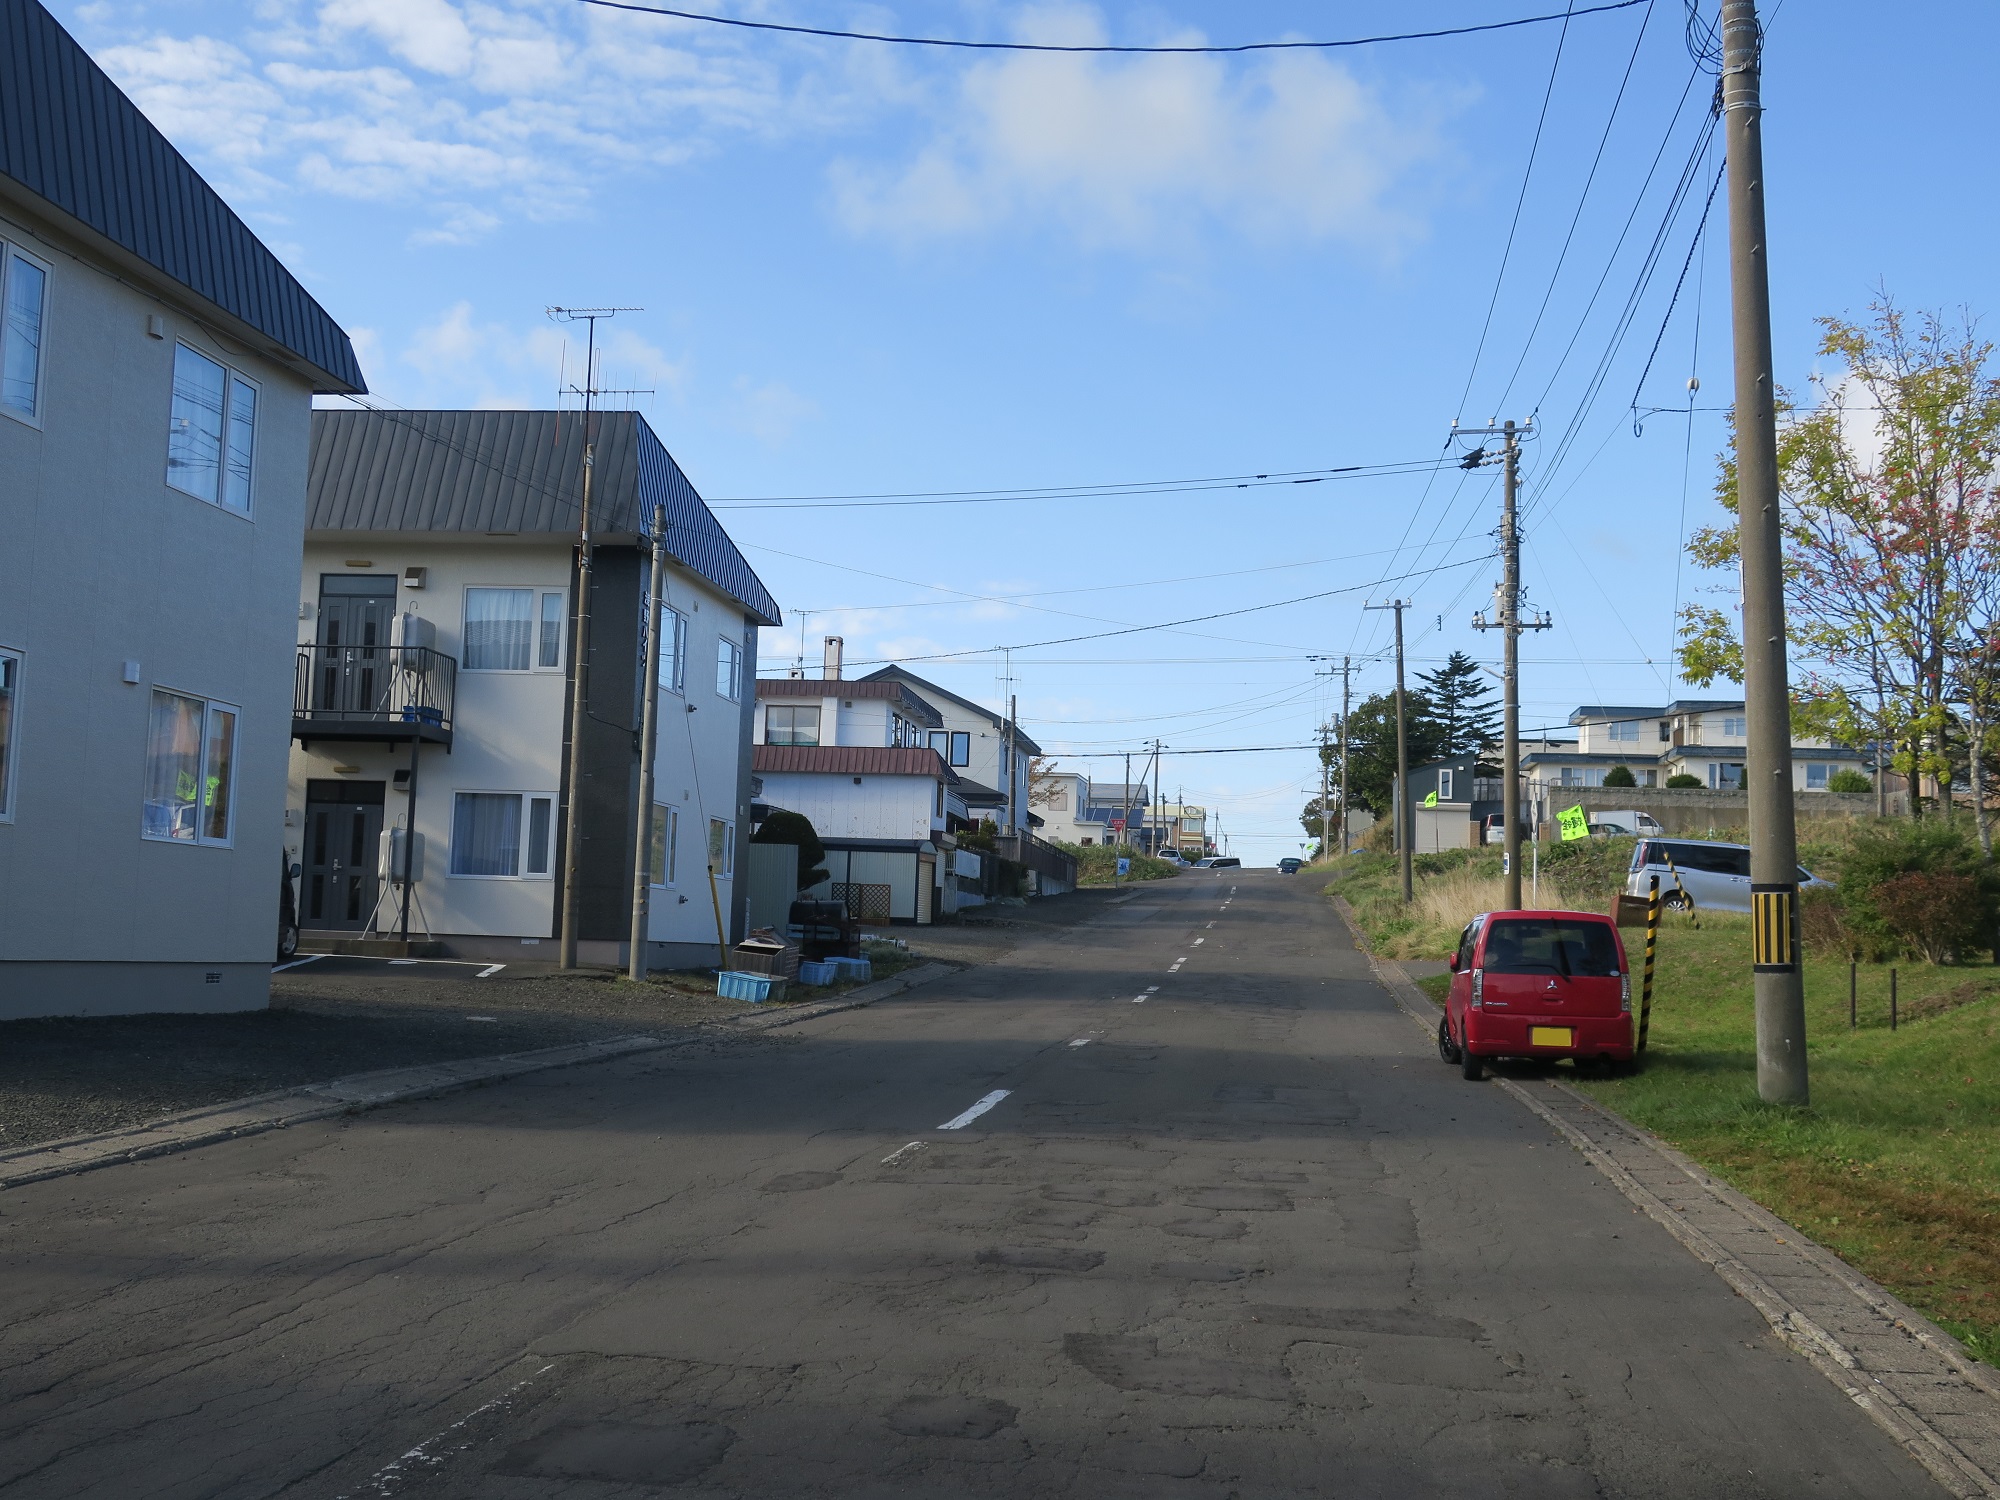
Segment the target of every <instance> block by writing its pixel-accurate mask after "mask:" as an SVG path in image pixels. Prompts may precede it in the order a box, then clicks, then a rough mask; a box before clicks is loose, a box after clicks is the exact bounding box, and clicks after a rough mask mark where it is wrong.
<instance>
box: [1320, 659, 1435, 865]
mask: <svg viewBox="0 0 2000 1500" xmlns="http://www.w3.org/2000/svg"><path fill="white" fill-rule="evenodd" d="M1403 711H1404V716H1405V719H1406V721H1407V724H1408V737H1409V750H1410V764H1411V765H1412V766H1421V765H1423V764H1424V763H1425V762H1426V761H1433V760H1437V759H1438V758H1439V757H1440V756H1442V755H1443V754H1444V753H1445V752H1444V728H1443V726H1442V725H1440V724H1439V723H1438V721H1437V719H1436V718H1435V717H1434V716H1433V714H1432V712H1431V705H1430V701H1429V700H1428V699H1427V698H1425V697H1424V695H1423V694H1422V693H1406V694H1405V695H1404V699H1403ZM1339 733H1340V726H1339V724H1338V723H1335V724H1333V725H1332V726H1330V728H1329V730H1328V737H1327V745H1326V748H1325V749H1324V750H1322V751H1321V752H1320V758H1321V759H1322V760H1324V761H1325V762H1326V766H1327V774H1328V777H1329V779H1330V782H1331V784H1332V785H1334V786H1338V785H1340V738H1339ZM1395 779H1396V695H1395V694H1394V693H1377V694H1375V696H1374V697H1372V698H1364V699H1362V700H1361V701H1360V702H1359V703H1357V704H1355V705H1354V711H1353V712H1352V713H1350V714H1349V715H1348V717H1347V794H1348V797H1349V799H1350V805H1351V806H1353V807H1356V808H1361V809H1365V810H1366V811H1368V812H1372V813H1374V814H1375V815H1376V816H1377V817H1381V818H1386V817H1388V816H1389V807H1390V796H1391V788H1392V787H1393V786H1394V784H1395ZM1315 831H1317V830H1315Z"/></svg>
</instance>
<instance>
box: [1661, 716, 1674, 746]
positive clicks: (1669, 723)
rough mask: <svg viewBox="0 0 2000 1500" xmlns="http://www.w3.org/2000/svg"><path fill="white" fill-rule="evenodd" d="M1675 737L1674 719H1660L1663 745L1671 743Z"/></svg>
mask: <svg viewBox="0 0 2000 1500" xmlns="http://www.w3.org/2000/svg"><path fill="white" fill-rule="evenodd" d="M1673 738H1674V725H1673V720H1671V719H1662V720H1660V743H1661V744H1662V745H1666V744H1671V743H1672V742H1673Z"/></svg>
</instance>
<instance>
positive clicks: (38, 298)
mask: <svg viewBox="0 0 2000 1500" xmlns="http://www.w3.org/2000/svg"><path fill="white" fill-rule="evenodd" d="M48 289H49V273H48V270H47V268H46V267H44V266H42V265H41V264H40V263H39V262H36V261H32V260H29V259H28V257H27V256H25V255H23V254H22V253H21V252H20V251H18V250H16V249H15V248H14V247H13V246H12V245H8V244H5V243H0V407H5V408H6V409H7V410H8V411H10V412H12V413H13V414H14V415H15V416H17V417H26V418H27V419H28V420H29V421H31V422H33V421H35V420H37V419H38V418H39V417H40V416H41V411H42V323H43V319H44V317H45V316H46V312H47V304H48Z"/></svg>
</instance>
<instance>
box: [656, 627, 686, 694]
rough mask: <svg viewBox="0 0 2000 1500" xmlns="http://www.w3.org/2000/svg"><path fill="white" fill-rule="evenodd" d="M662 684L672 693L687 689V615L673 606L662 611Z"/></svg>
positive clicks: (683, 691) (682, 691)
mask: <svg viewBox="0 0 2000 1500" xmlns="http://www.w3.org/2000/svg"><path fill="white" fill-rule="evenodd" d="M660 634H661V635H662V636H663V637H664V639H663V640H662V641H661V642H660V647H661V650H660V686H661V687H663V688H665V689H666V690H667V691H668V692H670V693H685V692H686V691H687V669H688V622H687V616H686V615H684V614H682V613H681V612H680V611H679V610H677V609H674V608H673V607H672V606H669V607H667V608H666V609H663V610H661V611H660Z"/></svg>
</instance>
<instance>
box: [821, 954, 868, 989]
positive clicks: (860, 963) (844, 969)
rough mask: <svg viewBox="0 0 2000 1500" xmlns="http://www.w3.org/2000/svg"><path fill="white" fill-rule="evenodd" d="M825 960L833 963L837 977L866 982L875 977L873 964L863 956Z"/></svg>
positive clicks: (861, 982)
mask: <svg viewBox="0 0 2000 1500" xmlns="http://www.w3.org/2000/svg"><path fill="white" fill-rule="evenodd" d="M827 962H828V963H829V964H831V965H833V968H834V971H835V977H836V978H838V979H852V980H855V981H856V982H857V983H860V984H866V983H867V982H868V981H869V980H871V979H873V978H874V977H875V966H874V965H873V964H871V963H870V962H869V961H868V960H867V959H865V958H829V959H828V960H827Z"/></svg>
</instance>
